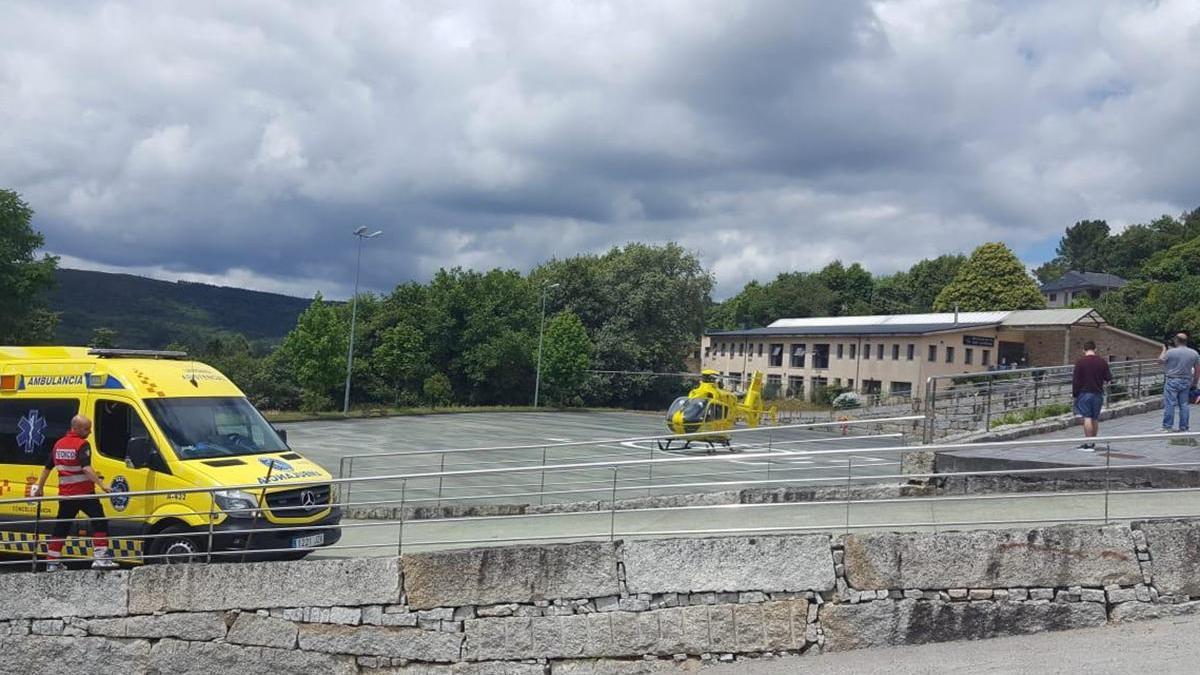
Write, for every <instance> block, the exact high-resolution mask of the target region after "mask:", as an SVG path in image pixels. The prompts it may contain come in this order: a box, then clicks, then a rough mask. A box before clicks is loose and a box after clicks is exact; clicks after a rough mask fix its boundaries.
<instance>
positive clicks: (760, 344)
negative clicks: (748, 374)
mask: <svg viewBox="0 0 1200 675" xmlns="http://www.w3.org/2000/svg"><path fill="white" fill-rule="evenodd" d="M762 345H763V343H761V342H760V343H758V355H759V356H762Z"/></svg>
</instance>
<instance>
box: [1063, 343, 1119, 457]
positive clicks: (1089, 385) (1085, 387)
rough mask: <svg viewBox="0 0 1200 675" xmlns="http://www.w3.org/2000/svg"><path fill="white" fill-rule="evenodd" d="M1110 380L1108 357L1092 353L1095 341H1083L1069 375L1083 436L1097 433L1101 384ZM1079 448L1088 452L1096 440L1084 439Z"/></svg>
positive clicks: (1102, 400) (1094, 348)
mask: <svg viewBox="0 0 1200 675" xmlns="http://www.w3.org/2000/svg"><path fill="white" fill-rule="evenodd" d="M1111 380H1112V372H1111V371H1109V369H1108V361H1105V360H1104V359H1103V358H1101V357H1099V356H1096V343H1095V342H1092V341H1091V340H1088V341H1087V342H1085V343H1083V358H1081V359H1079V360H1078V361H1076V362H1075V372H1074V376H1073V377H1072V378H1071V397H1072V398H1074V399H1075V414H1076V415H1078V416H1080V417H1082V418H1083V436H1084V438H1085V439H1088V438H1094V437H1095V436H1096V434H1098V433H1100V408H1102V407H1103V406H1104V384H1105V383H1106V382H1109V381H1111ZM1078 449H1079V450H1082V451H1084V452H1091V451H1092V450H1095V449H1096V444H1095V443H1092V442H1090V441H1087V440H1084V442H1083V444H1082V445H1080V446H1079V448H1078Z"/></svg>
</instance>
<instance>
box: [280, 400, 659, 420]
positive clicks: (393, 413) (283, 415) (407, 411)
mask: <svg viewBox="0 0 1200 675" xmlns="http://www.w3.org/2000/svg"><path fill="white" fill-rule="evenodd" d="M494 412H568V413H570V412H644V411H637V410H634V411H629V410H621V409H619V408H552V407H548V406H541V407H538V408H535V407H533V406H531V405H524V406H513V405H509V406H505V405H495V406H467V405H462V406H454V405H451V406H444V407H438V408H425V407H416V408H386V407H371V408H351V409H350V412H349V413H348V414H346V415H343V414H342V413H341V412H337V411H332V410H330V411H324V412H315V413H314V412H303V411H300V410H264V411H262V414H263V417H265V418H267V421H268V422H271V423H272V424H281V423H285V422H312V421H316V420H350V419H367V418H371V417H409V416H415V415H451V414H459V413H494Z"/></svg>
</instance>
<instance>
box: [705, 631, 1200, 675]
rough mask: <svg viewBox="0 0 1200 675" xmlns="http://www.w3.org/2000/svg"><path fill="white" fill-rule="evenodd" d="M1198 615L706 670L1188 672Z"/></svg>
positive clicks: (760, 674)
mask: <svg viewBox="0 0 1200 675" xmlns="http://www.w3.org/2000/svg"><path fill="white" fill-rule="evenodd" d="M1198 631H1200V617H1194V616H1193V617H1181V618H1174V619H1162V620H1159V621H1146V622H1143V623H1134V624H1124V625H1118V626H1105V627H1103V628H1088V629H1084V630H1075V631H1062V632H1051V633H1039V634H1036V635H1021V636H1017V637H1007V638H995V639H992V640H977V641H972V642H943V643H937V644H928V645H919V646H911V647H894V648H890V649H864V650H861V651H854V652H844V653H841V654H820V655H811V656H799V657H792V658H785V659H776V660H772V661H738V662H736V663H731V664H724V665H720V666H717V667H715V668H711V669H706V670H705V671H704V672H705V673H712V675H732V674H733V673H748V674H749V675H776V674H778V675H783V674H785V673H788V674H790V673H797V672H803V673H820V674H821V675H857V674H859V673H888V674H889V675H908V674H912V675H917V674H918V673H920V674H922V675H924V674H926V673H947V674H950V673H953V674H955V675H958V674H959V673H1089V674H1106V673H1114V674H1116V673H1121V674H1125V673H1142V672H1153V673H1194V672H1196V669H1197V668H1196V664H1197V661H1198V660H1200V641H1197V640H1196V634H1197V632H1198Z"/></svg>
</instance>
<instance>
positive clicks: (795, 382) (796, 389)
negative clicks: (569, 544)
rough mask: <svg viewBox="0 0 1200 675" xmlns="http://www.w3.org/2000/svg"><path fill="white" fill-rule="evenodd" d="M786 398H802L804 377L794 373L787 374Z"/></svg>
mask: <svg viewBox="0 0 1200 675" xmlns="http://www.w3.org/2000/svg"><path fill="white" fill-rule="evenodd" d="M787 395H788V398H804V378H803V377H797V376H795V375H790V376H788V388H787Z"/></svg>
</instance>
